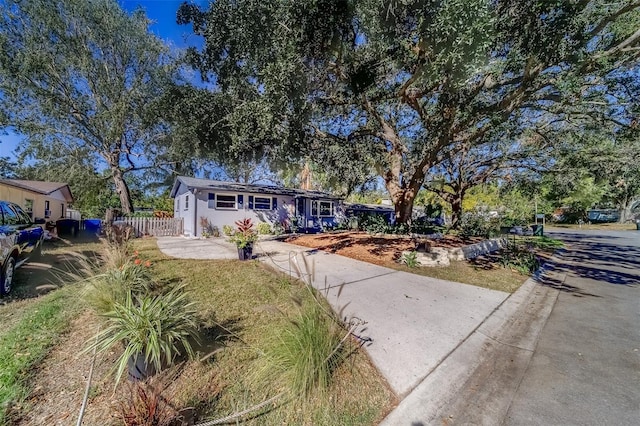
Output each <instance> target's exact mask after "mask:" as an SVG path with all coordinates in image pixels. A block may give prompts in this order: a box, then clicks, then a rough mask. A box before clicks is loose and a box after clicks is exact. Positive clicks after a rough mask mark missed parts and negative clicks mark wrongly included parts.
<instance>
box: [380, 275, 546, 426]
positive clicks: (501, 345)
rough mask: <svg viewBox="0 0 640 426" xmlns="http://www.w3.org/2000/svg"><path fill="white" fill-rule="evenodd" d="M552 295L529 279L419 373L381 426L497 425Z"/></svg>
mask: <svg viewBox="0 0 640 426" xmlns="http://www.w3.org/2000/svg"><path fill="white" fill-rule="evenodd" d="M541 273H544V271H542V272H541ZM558 294H559V291H558V290H556V289H553V288H550V287H547V286H544V285H542V284H539V283H538V282H537V281H536V279H534V278H529V279H528V280H527V281H525V283H524V284H523V285H522V286H521V287H520V288H519V289H518V290H517V291H516V292H515V293H513V294H512V295H510V296H509V297H508V298H507V299H506V300H505V301H504V302H503V303H502V304H501V305H499V306H498V307H497V308H496V309H495V310H494V311H493V313H492V314H490V315H489V316H487V318H485V320H484V321H483V322H482V323H481V324H480V325H479V326H478V327H477V328H476V329H475V330H474V331H473V332H472V333H471V334H470V335H469V336H468V337H467V338H466V339H465V340H464V341H462V342H461V343H460V345H458V347H457V348H456V349H454V350H453V351H452V352H451V353H450V354H449V355H448V356H447V357H446V358H445V359H444V360H443V361H442V362H441V363H440V364H439V365H438V366H437V367H436V368H435V369H434V370H433V371H432V372H431V373H430V374H429V375H428V376H427V377H425V378H424V379H423V381H422V382H421V383H420V384H419V385H418V386H416V387H415V388H414V389H413V390H412V391H411V392H410V393H409V394H408V395H407V396H406V397H405V398H404V399H403V400H402V401H401V402H400V404H399V405H398V406H397V407H396V408H395V409H394V410H393V411H392V412H391V413H390V414H389V415H388V416H387V417H386V418H385V419H384V420H383V421H382V422H381V425H420V424H432V423H436V422H438V423H442V424H448V423H452V422H454V421H455V422H457V421H463V422H464V423H470V424H495V423H500V421H501V419H502V418H503V417H504V415H505V414H506V412H507V410H508V408H509V406H510V404H511V401H512V398H513V394H514V393H515V390H517V388H518V386H519V384H520V381H521V380H522V377H523V376H524V373H525V371H526V368H527V366H528V364H529V361H530V360H531V357H532V356H533V351H534V349H535V347H536V344H537V341H538V337H539V335H540V332H541V331H542V329H543V328H544V326H545V324H546V322H547V319H548V318H549V315H550V314H551V311H552V309H553V306H554V305H555V302H556V300H557V297H558Z"/></svg>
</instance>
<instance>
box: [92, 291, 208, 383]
mask: <svg viewBox="0 0 640 426" xmlns="http://www.w3.org/2000/svg"><path fill="white" fill-rule="evenodd" d="M187 297H188V293H187V291H186V285H184V284H183V285H179V286H176V287H174V288H173V289H171V290H170V291H168V292H165V293H163V294H158V295H155V296H154V295H150V294H145V293H142V294H136V293H134V292H133V291H128V292H127V294H126V297H125V300H124V301H121V302H120V301H119V302H115V303H114V304H113V308H112V310H110V311H108V312H105V313H103V314H102V315H101V316H102V317H103V318H104V320H105V325H104V328H103V329H102V330H101V331H100V332H99V333H98V334H97V335H96V337H95V340H92V341H91V342H92V343H91V344H90V345H89V347H88V349H87V351H88V350H92V349H93V348H96V349H97V350H98V351H100V352H105V351H108V350H111V349H112V348H113V347H115V346H119V345H122V344H124V351H123V352H122V354H121V355H120V357H119V358H118V360H117V362H116V367H115V370H116V383H117V382H118V381H119V380H120V379H121V377H122V375H123V374H124V372H125V371H126V369H127V363H128V362H129V360H130V359H131V358H135V357H136V356H138V355H143V356H144V359H145V362H146V363H147V364H149V365H153V367H154V368H155V370H156V371H161V370H162V368H163V367H164V366H168V365H171V364H172V363H173V361H174V360H175V358H176V356H178V355H180V354H181V353H183V352H184V353H186V354H187V355H189V356H193V355H194V352H193V349H192V347H191V339H193V338H194V337H195V336H196V332H197V329H198V324H197V321H196V317H195V313H196V311H195V305H194V304H193V303H190V302H189V301H188V299H187Z"/></svg>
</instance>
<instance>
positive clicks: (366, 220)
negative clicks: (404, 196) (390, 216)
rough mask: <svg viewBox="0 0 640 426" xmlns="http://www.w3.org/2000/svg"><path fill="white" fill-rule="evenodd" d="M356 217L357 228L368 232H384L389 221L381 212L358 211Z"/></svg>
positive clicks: (387, 227)
mask: <svg viewBox="0 0 640 426" xmlns="http://www.w3.org/2000/svg"><path fill="white" fill-rule="evenodd" d="M357 218H358V228H359V229H360V230H363V231H366V232H368V233H370V234H384V233H386V232H387V230H388V229H389V222H388V221H387V219H386V218H385V217H384V216H383V215H381V214H375V213H360V214H358V215H357Z"/></svg>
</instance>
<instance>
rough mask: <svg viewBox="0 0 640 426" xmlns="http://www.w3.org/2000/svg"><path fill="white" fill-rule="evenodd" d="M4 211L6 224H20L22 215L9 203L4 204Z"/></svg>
mask: <svg viewBox="0 0 640 426" xmlns="http://www.w3.org/2000/svg"><path fill="white" fill-rule="evenodd" d="M2 212H3V213H4V224H5V225H18V224H20V217H19V216H18V214H17V213H16V212H14V211H13V209H11V207H9V206H8V205H6V204H5V205H4V206H3V208H2Z"/></svg>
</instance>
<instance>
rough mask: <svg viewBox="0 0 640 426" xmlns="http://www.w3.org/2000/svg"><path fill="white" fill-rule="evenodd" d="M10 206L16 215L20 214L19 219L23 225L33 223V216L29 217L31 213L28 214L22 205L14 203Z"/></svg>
mask: <svg viewBox="0 0 640 426" xmlns="http://www.w3.org/2000/svg"><path fill="white" fill-rule="evenodd" d="M9 208H10V209H12V210H13V211H14V212H15V214H16V215H18V221H19V223H20V224H21V225H26V224H30V223H31V218H30V217H29V215H28V214H26V213H25V212H24V210H22V209H21V208H20V207H18V206H16V205H13V206H9Z"/></svg>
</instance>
